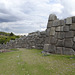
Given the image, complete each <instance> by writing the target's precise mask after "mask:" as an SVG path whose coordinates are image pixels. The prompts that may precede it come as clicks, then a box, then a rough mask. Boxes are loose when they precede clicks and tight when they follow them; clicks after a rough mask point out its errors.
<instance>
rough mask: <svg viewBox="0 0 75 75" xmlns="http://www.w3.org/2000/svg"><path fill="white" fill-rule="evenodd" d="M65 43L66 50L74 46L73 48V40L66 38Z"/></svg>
mask: <svg viewBox="0 0 75 75" xmlns="http://www.w3.org/2000/svg"><path fill="white" fill-rule="evenodd" d="M64 41H65V43H64V46H65V47H66V48H72V46H73V39H72V38H66V39H65V40H64Z"/></svg>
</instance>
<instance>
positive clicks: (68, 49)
mask: <svg viewBox="0 0 75 75" xmlns="http://www.w3.org/2000/svg"><path fill="white" fill-rule="evenodd" d="M63 54H66V55H75V51H74V50H73V49H72V48H63Z"/></svg>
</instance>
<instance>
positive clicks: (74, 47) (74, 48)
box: [72, 43, 75, 51]
mask: <svg viewBox="0 0 75 75" xmlns="http://www.w3.org/2000/svg"><path fill="white" fill-rule="evenodd" d="M72 49H73V50H74V51H75V43H74V44H73V47H72Z"/></svg>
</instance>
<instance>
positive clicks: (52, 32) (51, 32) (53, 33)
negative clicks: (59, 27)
mask: <svg viewBox="0 0 75 75" xmlns="http://www.w3.org/2000/svg"><path fill="white" fill-rule="evenodd" d="M50 35H55V27H51V31H50Z"/></svg>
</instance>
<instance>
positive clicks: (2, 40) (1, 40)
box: [0, 32, 20, 44]
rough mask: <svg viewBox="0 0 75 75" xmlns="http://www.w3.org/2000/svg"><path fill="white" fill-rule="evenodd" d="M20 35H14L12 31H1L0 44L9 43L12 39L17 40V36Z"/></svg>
mask: <svg viewBox="0 0 75 75" xmlns="http://www.w3.org/2000/svg"><path fill="white" fill-rule="evenodd" d="M19 37H20V36H16V35H14V34H13V35H12V36H11V33H6V32H0V44H3V43H7V42H9V41H10V40H15V39H16V38H19Z"/></svg>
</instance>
